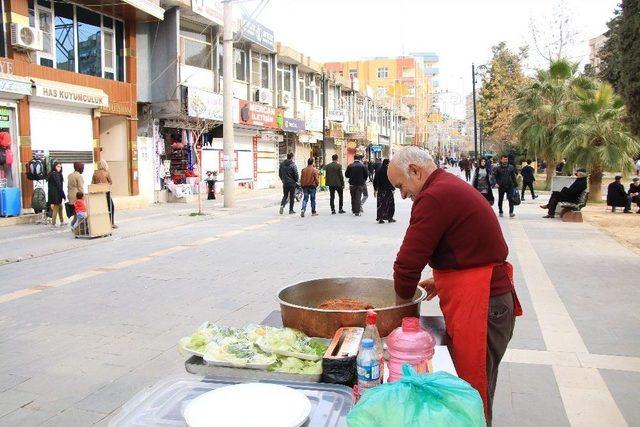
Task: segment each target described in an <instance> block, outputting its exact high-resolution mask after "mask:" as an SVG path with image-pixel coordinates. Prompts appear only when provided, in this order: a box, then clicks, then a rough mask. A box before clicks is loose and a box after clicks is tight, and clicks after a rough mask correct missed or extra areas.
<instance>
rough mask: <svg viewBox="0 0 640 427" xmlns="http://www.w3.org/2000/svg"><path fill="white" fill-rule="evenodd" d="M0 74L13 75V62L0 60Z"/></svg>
mask: <svg viewBox="0 0 640 427" xmlns="http://www.w3.org/2000/svg"><path fill="white" fill-rule="evenodd" d="M0 73H2V74H13V62H11V61H7V60H6V59H0Z"/></svg>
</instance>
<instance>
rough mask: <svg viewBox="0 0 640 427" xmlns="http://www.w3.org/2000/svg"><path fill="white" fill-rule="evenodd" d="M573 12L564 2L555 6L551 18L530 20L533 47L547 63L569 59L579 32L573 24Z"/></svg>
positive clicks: (559, 2) (531, 18)
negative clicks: (564, 58)
mask: <svg viewBox="0 0 640 427" xmlns="http://www.w3.org/2000/svg"><path fill="white" fill-rule="evenodd" d="M570 17H571V12H570V11H569V9H568V7H567V6H566V4H565V3H563V2H562V1H558V3H556V5H555V6H554V8H553V10H552V13H551V16H544V17H542V18H540V19H535V18H534V17H533V16H531V17H530V19H529V28H530V30H531V37H532V39H533V45H534V47H535V49H536V51H537V52H538V54H539V55H540V56H541V57H542V58H543V59H545V60H546V61H547V62H552V61H555V60H557V59H560V58H563V57H568V56H569V49H570V48H571V47H572V46H573V45H574V44H575V42H576V39H575V38H576V36H577V35H578V32H577V31H576V30H575V29H574V28H573V25H572V24H571V20H570Z"/></svg>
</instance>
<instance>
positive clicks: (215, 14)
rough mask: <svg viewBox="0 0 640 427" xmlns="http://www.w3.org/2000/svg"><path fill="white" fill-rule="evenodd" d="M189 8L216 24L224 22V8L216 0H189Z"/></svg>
mask: <svg viewBox="0 0 640 427" xmlns="http://www.w3.org/2000/svg"><path fill="white" fill-rule="evenodd" d="M191 10H193V12H194V13H197V14H198V15H200V16H203V17H205V18H207V19H208V20H210V21H213V22H215V23H216V24H218V25H223V23H224V9H223V7H222V3H220V2H219V1H218V0H191Z"/></svg>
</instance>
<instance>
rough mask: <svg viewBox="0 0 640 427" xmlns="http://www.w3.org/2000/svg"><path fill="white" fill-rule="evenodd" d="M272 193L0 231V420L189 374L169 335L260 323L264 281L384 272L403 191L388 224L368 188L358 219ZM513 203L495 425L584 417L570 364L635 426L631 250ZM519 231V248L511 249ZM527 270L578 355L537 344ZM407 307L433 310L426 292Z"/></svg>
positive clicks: (102, 401)
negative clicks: (511, 328) (207, 211)
mask: <svg viewBox="0 0 640 427" xmlns="http://www.w3.org/2000/svg"><path fill="white" fill-rule="evenodd" d="M278 199H279V196H278V195H277V194H276V192H273V194H269V195H267V196H265V197H264V198H263V199H260V200H255V201H249V200H247V201H243V202H242V203H240V205H241V206H240V208H239V209H234V210H233V211H220V212H217V213H216V214H215V215H210V216H208V217H204V218H194V217H190V216H188V212H189V211H191V210H192V209H191V208H190V207H180V208H176V207H168V208H163V207H154V208H151V209H148V210H144V211H135V212H131V213H123V214H122V222H121V227H120V228H119V229H118V230H117V232H116V237H114V238H110V239H100V240H94V241H90V242H86V241H82V242H80V243H76V242H77V241H74V239H72V238H71V236H69V235H66V233H55V232H48V231H43V230H42V229H39V230H38V229H33V228H28V227H36V226H17V227H15V228H14V227H8V228H9V230H5V229H0V242H1V243H0V246H1V247H3V254H2V255H1V256H0V258H3V259H9V261H8V262H7V263H6V264H5V265H1V266H0V277H2V280H0V426H17V425H20V426H32V425H33V426H35V425H48V426H75V425H77V426H86V425H92V424H96V425H106V424H107V423H108V420H109V419H110V418H111V417H112V416H113V415H114V414H115V413H117V411H118V410H119V408H120V407H121V406H122V405H123V404H124V403H125V402H126V401H127V400H129V399H130V398H131V397H132V396H133V395H135V394H136V393H137V392H138V391H140V390H142V389H144V388H145V387H149V386H151V385H153V384H155V383H156V382H158V381H160V380H162V379H165V378H167V377H176V376H188V374H187V373H186V372H185V371H184V357H183V356H182V355H180V354H179V353H178V352H177V351H176V342H177V341H178V339H179V338H180V337H182V336H184V335H188V334H189V333H190V332H191V331H192V330H193V329H194V328H196V327H197V326H198V325H199V324H200V323H201V322H202V321H204V320H211V321H216V322H219V323H224V324H229V325H243V324H246V323H248V322H259V321H260V320H262V319H263V318H265V317H266V316H267V315H268V314H269V313H270V312H271V311H272V310H275V309H277V303H276V301H275V292H276V291H277V289H279V288H280V287H282V286H284V285H287V284H290V283H293V282H297V281H300V280H307V279H311V278H315V277H327V276H351V275H361V276H380V277H390V276H391V268H392V264H393V260H394V258H395V254H396V251H397V249H398V246H399V244H400V242H401V239H402V236H403V233H404V230H405V228H406V225H407V221H408V217H409V211H410V202H408V201H400V200H397V201H396V203H397V212H398V213H397V219H398V222H397V223H395V224H384V225H380V224H377V223H376V222H375V206H374V203H375V199H373V198H371V199H369V201H368V202H367V204H366V205H365V207H364V209H365V214H364V216H363V217H360V218H357V217H354V216H352V215H350V214H345V215H330V212H329V207H328V200H327V197H326V194H323V193H320V196H319V212H320V216H318V217H308V218H300V217H299V216H298V215H296V216H288V215H284V216H280V215H278V214H277V208H276V207H275V205H276V204H277V201H278ZM347 199H348V197H347ZM298 207H299V206H298ZM298 207H297V208H298ZM185 212H186V213H185ZM516 213H517V217H516V218H515V219H509V218H502V219H500V223H501V225H502V226H503V230H504V233H505V237H506V238H507V240H508V243H509V245H510V248H511V255H510V261H511V262H512V263H513V264H514V267H515V278H516V285H517V291H518V295H519V297H520V300H521V302H522V305H523V308H524V310H525V316H523V317H522V318H519V319H518V320H517V322H516V330H515V333H514V337H513V339H512V341H511V345H510V351H509V352H508V354H507V355H506V356H505V359H506V361H505V362H504V363H503V364H502V365H501V369H500V374H499V382H498V388H497V393H496V400H495V405H494V411H495V418H494V425H495V426H511V425H516V424H517V425H527V426H528V425H531V426H537V425H547V426H564V425H568V424H573V425H589V423H588V422H587V421H585V419H584V418H581V417H580V416H579V415H576V413H575V411H574V409H575V407H576V405H578V407H579V405H580V403H581V402H583V403H584V404H585V409H586V413H587V414H589V413H590V412H589V408H588V407H587V405H588V404H589V403H592V402H593V401H588V400H586V399H587V397H589V396H590V395H588V394H585V393H582V394H581V392H583V391H584V390H581V389H580V387H578V389H577V392H576V393H575V395H576V396H578V397H579V399H571V398H570V396H569V397H568V394H567V390H570V389H571V388H570V387H569V386H572V385H573V384H569V385H567V381H569V380H568V379H567V377H566V376H565V374H563V372H565V373H566V370H567V369H570V368H571V369H576V370H577V371H571V372H572V374H575V375H574V376H573V377H571V379H572V380H573V379H574V378H575V377H577V378H581V377H580V375H582V374H584V373H585V372H586V374H585V375H586V376H585V377H584V378H592V377H593V375H592V374H593V373H594V372H595V373H596V374H597V375H596V377H597V378H600V377H601V379H602V380H601V381H602V384H601V385H600V386H598V387H599V388H598V387H596V386H594V387H595V388H594V390H598V391H599V392H600V391H602V388H603V387H604V389H605V393H604V394H607V395H608V394H610V396H611V401H612V402H613V407H614V409H613V410H612V412H613V413H614V414H613V417H614V418H612V420H613V422H611V423H608V424H600V425H624V424H625V423H626V424H628V425H640V413H639V411H638V409H637V408H638V405H637V392H636V390H637V388H638V386H640V363H638V361H639V360H638V356H639V354H640V339H639V338H640V336H639V334H640V332H638V331H640V318H639V317H638V316H637V311H638V310H637V309H638V301H639V298H638V297H639V296H640V295H638V292H639V291H638V290H637V288H636V287H634V286H633V285H634V284H635V283H637V274H635V268H634V267H635V265H636V264H637V258H635V257H636V256H637V255H634V254H633V253H632V252H630V251H629V250H628V249H626V248H624V247H623V246H621V245H619V244H618V243H617V242H615V241H614V240H612V239H611V238H610V237H609V236H607V235H606V234H604V233H602V232H601V231H600V230H598V229H596V228H594V227H593V226H591V225H588V224H567V223H562V222H560V221H559V220H553V221H549V220H543V219H542V218H541V216H542V215H543V214H544V213H543V211H542V210H540V209H539V208H537V207H536V204H534V203H533V202H531V201H527V202H524V203H523V204H522V205H521V206H519V207H518V208H517V211H516ZM127 219H130V221H127ZM520 227H521V228H520ZM30 233H31V234H42V233H45V236H38V237H25V236H29V234H30ZM118 236H121V238H117V237H118ZM521 239H526V241H527V242H526V245H528V246H526V247H527V248H529V249H528V250H529V251H530V252H531V253H528V255H530V256H527V257H525V256H524V255H522V254H518V253H515V252H514V251H515V250H514V248H515V247H516V246H518V247H522V244H523V243H522V242H521V241H520V240H521ZM43 240H44V242H43ZM4 248H8V249H9V250H10V253H7V252H5V249H4ZM34 254H35V255H34ZM534 255H535V256H534ZM18 259H21V261H20V262H16V261H17V260H18ZM521 259H524V260H525V262H524V263H522V262H521ZM532 260H533V261H532ZM536 260H537V261H536ZM536 263H539V265H538V264H536ZM536 269H537V270H536ZM538 271H542V272H545V273H546V275H547V276H548V279H549V281H550V283H551V286H552V288H553V289H555V291H556V292H557V295H558V297H559V300H560V302H561V304H563V306H564V307H565V308H566V313H568V316H569V318H570V320H571V321H572V324H574V325H575V330H576V331H577V332H576V333H577V334H578V335H579V337H581V339H582V341H583V342H584V346H585V347H586V349H587V353H581V352H576V351H568V352H557V351H554V350H553V348H549V344H548V343H549V342H551V341H550V337H553V334H554V333H555V332H554V331H549V330H548V329H547V328H546V327H543V326H541V322H542V324H544V322H543V321H545V319H547V318H548V316H549V313H547V312H545V311H544V309H541V308H540V307H541V305H540V304H539V303H538V301H540V299H539V298H540V294H539V289H538V288H536V286H534V285H535V283H527V278H528V277H529V278H530V277H534V276H533V274H534V273H535V272H538ZM424 275H425V276H428V275H429V272H428V271H425V273H424ZM536 277H537V276H536ZM25 289H28V290H29V291H24V290H25ZM23 291H24V292H23ZM6 295H11V299H8V298H5V299H4V300H3V296H6ZM422 310H423V313H425V314H432V315H433V314H438V313H440V311H439V308H438V305H437V300H434V301H431V302H428V303H425V304H423V308H422ZM540 310H542V311H540ZM593 355H614V356H626V357H627V358H613V359H602V358H598V359H597V361H598V366H596V367H595V368H594V369H592V370H589V369H588V368H586V367H585V366H583V365H584V364H583V362H581V361H583V360H586V359H587V358H589V357H592V358H593V357H594V356H593ZM603 360H604V361H603ZM563 370H564V371H563ZM558 378H560V380H559V379H558ZM558 381H560V383H559V382H558ZM559 384H560V385H559ZM598 384H600V383H598ZM584 387H587V385H585V386H584ZM580 399H583V400H580ZM595 402H598V400H597V399H596V400H595ZM616 410H617V411H618V413H619V414H621V415H620V416H621V417H623V418H622V423H620V419H616V418H615V413H616ZM605 412H606V411H605Z"/></svg>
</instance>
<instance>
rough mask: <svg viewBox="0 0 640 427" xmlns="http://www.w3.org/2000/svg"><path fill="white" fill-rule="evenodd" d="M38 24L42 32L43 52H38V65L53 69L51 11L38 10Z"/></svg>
mask: <svg viewBox="0 0 640 427" xmlns="http://www.w3.org/2000/svg"><path fill="white" fill-rule="evenodd" d="M37 13H38V24H39V26H40V30H41V31H42V41H43V43H42V51H41V52H38V63H39V64H40V65H44V66H47V67H53V23H52V16H53V14H52V13H51V9H47V8H44V7H40V6H39V7H38V8H37Z"/></svg>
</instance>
